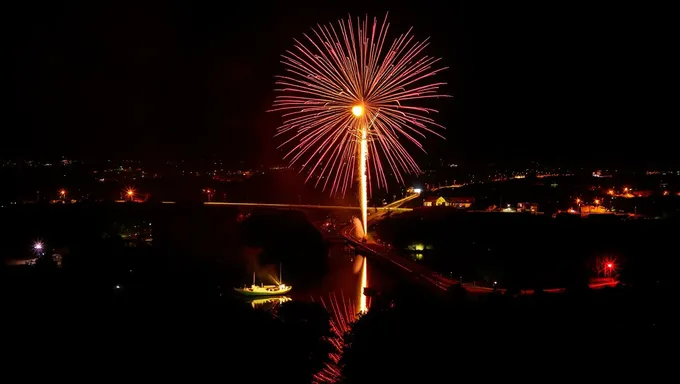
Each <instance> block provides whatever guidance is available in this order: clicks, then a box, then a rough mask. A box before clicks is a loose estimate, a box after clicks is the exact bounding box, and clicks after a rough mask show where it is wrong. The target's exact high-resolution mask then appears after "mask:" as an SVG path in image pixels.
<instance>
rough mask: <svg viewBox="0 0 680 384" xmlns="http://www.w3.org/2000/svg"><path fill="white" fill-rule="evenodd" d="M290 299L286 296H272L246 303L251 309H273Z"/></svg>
mask: <svg viewBox="0 0 680 384" xmlns="http://www.w3.org/2000/svg"><path fill="white" fill-rule="evenodd" d="M291 300H293V299H291V298H290V297H288V296H272V297H265V298H261V299H252V300H248V302H249V303H250V304H251V305H252V306H253V308H259V309H273V308H274V307H277V306H279V305H281V304H283V303H285V302H288V301H291Z"/></svg>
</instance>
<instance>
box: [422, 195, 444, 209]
mask: <svg viewBox="0 0 680 384" xmlns="http://www.w3.org/2000/svg"><path fill="white" fill-rule="evenodd" d="M447 205H448V202H447V201H446V199H445V198H443V197H441V196H430V197H426V198H425V200H423V207H445V206H447Z"/></svg>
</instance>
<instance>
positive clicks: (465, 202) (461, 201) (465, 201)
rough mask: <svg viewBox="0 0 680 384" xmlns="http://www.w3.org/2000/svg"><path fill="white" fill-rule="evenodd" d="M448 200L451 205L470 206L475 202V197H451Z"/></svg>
mask: <svg viewBox="0 0 680 384" xmlns="http://www.w3.org/2000/svg"><path fill="white" fill-rule="evenodd" d="M446 200H447V203H448V205H449V207H453V208H470V207H471V206H472V204H474V203H475V198H474V197H450V198H448V199H446Z"/></svg>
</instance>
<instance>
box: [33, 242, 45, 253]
mask: <svg viewBox="0 0 680 384" xmlns="http://www.w3.org/2000/svg"><path fill="white" fill-rule="evenodd" d="M33 248H34V249H35V250H36V251H40V250H42V249H43V245H42V243H35V244H34V245H33Z"/></svg>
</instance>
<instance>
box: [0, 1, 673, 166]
mask: <svg viewBox="0 0 680 384" xmlns="http://www.w3.org/2000/svg"><path fill="white" fill-rule="evenodd" d="M366 3H370V4H371V5H370V6H369V7H362V6H360V5H361V2H337V3H333V2H321V1H319V2H316V3H313V2H296V1H286V2H280V1H277V2H260V1H247V2H229V1H201V2H198V1H196V2H188V1H185V2H172V1H166V2H161V1H159V2H143V1H137V2H133V1H130V2H128V1H84V2H67V3H60V2H58V1H54V2H44V3H39V2H28V1H26V2H21V4H20V5H15V6H14V8H8V9H5V10H4V11H3V13H4V14H5V15H4V19H5V20H4V24H5V27H6V28H7V31H6V32H5V33H4V35H5V36H4V39H6V40H7V44H5V46H6V47H9V48H6V49H11V54H10V58H11V60H10V64H12V65H10V66H9V67H10V68H9V71H8V72H7V75H8V79H7V80H8V84H10V87H8V88H6V90H9V93H10V94H9V96H10V97H9V99H10V100H13V101H14V102H13V103H8V104H7V106H6V107H7V108H8V109H9V110H8V112H7V113H6V114H5V119H4V120H5V121H6V122H7V123H5V124H3V128H2V134H3V136H2V140H0V157H4V156H34V157H35V156H43V155H61V154H64V155H67V156H70V157H86V158H89V157H118V158H120V157H137V158H140V157H142V158H157V159H161V158H163V159H165V158H170V159H174V158H185V157H202V156H210V155H213V154H214V155H216V156H218V157H222V158H226V159H229V160H246V161H248V162H252V163H275V162H277V161H278V160H279V158H280V153H278V152H277V151H276V143H277V142H276V141H275V140H274V139H273V138H272V135H273V133H274V130H275V128H276V126H277V125H278V124H279V123H280V117H279V116H278V115H275V114H271V113H265V112H264V111H265V110H266V109H267V108H268V107H269V106H270V105H271V102H272V100H273V97H274V95H273V91H272V89H273V88H274V79H273V75H274V74H276V73H280V72H282V66H281V64H280V63H279V56H280V54H281V53H282V52H283V51H284V50H285V49H288V48H290V47H291V46H292V42H293V39H294V38H298V37H300V36H301V35H302V33H304V32H307V31H308V30H309V27H310V26H311V25H314V24H316V23H325V22H329V21H335V20H336V19H338V18H340V17H344V16H346V15H347V14H348V12H351V13H352V14H353V15H355V16H357V15H363V14H365V13H369V14H370V15H372V16H383V15H384V13H385V11H390V20H391V22H392V24H393V26H392V28H393V29H392V30H393V31H405V30H406V29H407V28H408V27H409V26H413V27H414V28H415V33H416V36H417V37H420V38H424V37H427V36H431V38H432V47H431V49H430V50H428V53H431V54H433V55H437V56H441V57H443V58H444V62H445V64H446V65H448V66H450V70H448V71H447V72H446V73H445V74H443V75H442V77H441V78H442V79H443V80H444V81H447V82H448V83H449V84H450V85H449V86H448V87H447V88H446V91H447V92H448V93H449V94H451V95H453V96H454V98H453V99H452V100H450V101H447V102H446V103H442V104H441V106H440V108H441V110H442V113H441V116H440V117H439V121H440V122H441V123H442V124H444V125H445V126H447V127H448V131H447V133H446V135H447V137H448V140H446V141H441V140H437V139H435V138H432V139H430V140H427V142H426V143H425V145H426V148H427V149H428V150H429V151H430V153H431V154H432V155H433V156H436V157H441V156H443V157H446V158H450V159H452V160H454V161H459V162H466V161H482V162H488V161H507V160H517V159H540V160H550V161H566V162H587V161H588V160H590V159H598V160H601V159H611V160H612V161H614V162H616V161H623V160H625V161H627V162H634V161H638V160H640V159H643V160H645V161H647V160H648V159H652V160H660V161H663V160H666V161H668V160H675V159H676V158H677V157H678V156H676V155H675V154H674V153H673V150H674V147H675V144H674V143H673V140H672V137H674V136H676V135H675V131H676V130H677V127H678V124H677V123H678V122H677V118H676V117H675V115H676V114H675V113H673V111H674V110H675V109H676V108H677V107H676V106H675V104H676V102H677V96H676V95H675V93H676V92H675V91H674V89H677V75H670V74H669V73H670V69H671V68H676V66H675V64H671V60H672V59H673V60H674V51H675V50H677V49H676V47H677V43H676V42H675V41H674V39H675V38H674V35H675V32H677V31H676V30H677V28H676V27H673V23H671V21H672V20H671V18H670V14H671V12H670V10H666V11H664V10H663V9H640V8H622V6H621V5H615V4H616V3H611V5H597V6H595V5H593V4H592V2H591V3H584V4H581V5H579V4H576V3H574V2H562V3H559V4H558V3H553V2H545V1H541V2H538V1H536V2H500V3H512V4H511V5H504V6H502V7H501V8H499V5H496V4H493V2H486V3H487V4H486V5H485V4H480V2H472V1H470V2H466V3H462V2H456V1H454V2H445V1H437V2H429V1H415V2H400V3H403V4H408V6H406V5H403V6H402V5H398V4H397V3H398V2H394V1H392V2H385V3H384V4H380V2H373V1H371V2H366ZM472 3H474V4H475V5H474V6H473V5H471V4H472ZM519 3H522V4H523V5H518V4H519ZM547 3H550V5H546V4H547ZM638 6H639V5H638ZM392 36H394V35H392ZM482 78H483V79H484V81H483V83H484V87H483V88H482ZM482 89H483V93H484V99H483V100H484V101H483V103H482ZM482 104H483V106H482Z"/></svg>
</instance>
